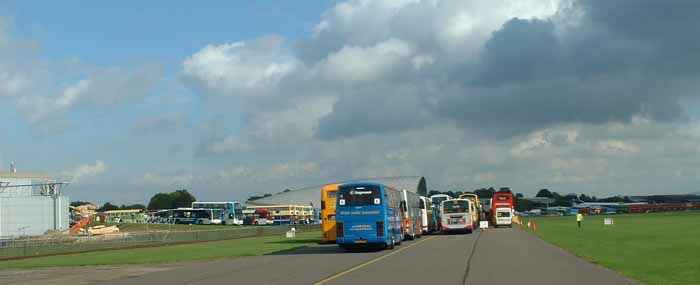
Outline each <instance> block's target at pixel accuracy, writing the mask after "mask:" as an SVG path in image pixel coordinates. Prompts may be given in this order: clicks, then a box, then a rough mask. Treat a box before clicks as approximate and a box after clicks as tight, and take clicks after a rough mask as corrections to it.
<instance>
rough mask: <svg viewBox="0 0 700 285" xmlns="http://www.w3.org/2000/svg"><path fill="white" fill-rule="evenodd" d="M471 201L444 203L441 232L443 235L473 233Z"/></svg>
mask: <svg viewBox="0 0 700 285" xmlns="http://www.w3.org/2000/svg"><path fill="white" fill-rule="evenodd" d="M470 203H471V201H469V200H467V199H452V200H446V201H442V207H440V208H441V210H440V211H441V215H440V218H441V219H442V221H441V223H440V224H441V225H440V227H441V228H440V231H442V233H449V232H467V233H471V232H472V231H473V230H474V227H475V225H474V223H473V222H472V218H471V217H472V213H471V211H470V208H471V207H473V206H470Z"/></svg>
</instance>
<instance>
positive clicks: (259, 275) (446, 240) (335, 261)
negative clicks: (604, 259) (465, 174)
mask: <svg viewBox="0 0 700 285" xmlns="http://www.w3.org/2000/svg"><path fill="white" fill-rule="evenodd" d="M71 270H73V271H75V270H78V271H79V272H70V271H71ZM62 271H63V272H64V273H71V274H70V275H68V274H61V272H62ZM12 276H14V277H15V278H12ZM22 276H24V277H22ZM42 276H43V277H42ZM58 276H69V277H65V278H57V277H58ZM0 283H2V284H154V285H155V284H163V285H171V284H285V285H295V284H318V285H321V284H327V285H331V284H545V285H546V284H557V285H559V284H574V285H575V284H614V285H618V284H636V283H635V282H633V281H631V280H629V279H626V278H624V277H622V276H620V275H619V274H617V273H615V272H612V271H609V270H607V269H605V268H602V267H600V266H597V265H594V264H591V263H588V262H586V261H584V260H582V259H580V258H577V257H575V256H573V255H571V254H569V253H567V252H565V251H563V250H561V249H559V248H557V247H555V246H552V245H550V244H547V243H546V242H544V241H542V240H540V239H539V238H537V237H535V236H533V235H531V234H529V233H526V232H523V231H522V230H519V229H517V228H512V229H511V228H500V229H489V230H487V231H475V232H474V233H473V234H466V235H429V236H424V237H423V238H420V239H417V240H415V241H410V242H404V243H403V244H402V245H401V246H398V247H396V249H394V250H382V251H363V252H345V251H344V250H341V249H339V248H338V247H337V246H335V245H319V246H313V247H308V248H304V249H299V250H293V251H288V252H281V253H277V254H273V255H266V256H255V257H241V258H232V259H219V260H212V261H200V262H188V263H178V264H166V265H140V266H134V265H129V266H122V267H119V266H100V267H83V268H77V269H76V268H62V269H38V270H24V271H18V270H16V271H0Z"/></svg>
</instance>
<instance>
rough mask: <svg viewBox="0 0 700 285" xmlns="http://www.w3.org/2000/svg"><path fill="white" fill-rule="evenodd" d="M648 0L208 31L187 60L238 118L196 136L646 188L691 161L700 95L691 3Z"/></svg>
mask: <svg viewBox="0 0 700 285" xmlns="http://www.w3.org/2000/svg"><path fill="white" fill-rule="evenodd" d="M657 2H658V1H656V2H655V1H641V2H640V3H626V2H622V3H620V2H614V3H613V2H610V1H594V0H583V1H574V0H570V1H569V0H562V1H540V0H532V1H480V0H472V1H463V0H459V1H457V0H454V1H452V0H433V1H420V0H406V1H388V0H387V1H362V0H350V1H344V2H341V3H338V4H337V5H335V6H334V7H332V8H331V9H329V10H328V11H326V12H325V13H324V14H323V15H322V16H321V20H320V22H319V23H318V24H317V25H316V27H315V28H314V30H313V31H310V33H311V35H310V36H309V37H308V38H306V39H302V40H300V41H299V42H296V43H287V42H285V40H284V39H282V38H280V37H277V36H271V37H262V38H258V39H251V40H246V41H241V42H233V43H218V44H212V45H209V46H206V47H203V48H202V49H201V50H199V51H198V52H197V53H195V54H193V55H192V56H190V57H188V58H187V59H186V60H185V61H184V62H183V65H182V71H181V78H182V81H183V82H185V83H186V84H187V85H188V86H190V87H191V88H193V89H194V90H196V91H197V92H198V93H199V94H202V95H206V96H203V98H204V100H211V101H213V102H217V103H219V102H222V101H218V100H220V99H221V98H228V99H231V100H230V101H224V102H225V103H223V104H216V105H221V106H225V107H226V108H228V109H233V110H235V111H236V112H237V115H239V117H242V118H243V119H242V122H243V125H242V126H241V127H240V128H236V129H235V130H227V131H222V129H223V128H214V130H213V131H212V132H211V133H212V134H210V135H208V136H204V137H205V139H204V141H203V142H202V143H201V147H200V150H202V153H204V154H209V155H212V154H216V155H230V157H235V158H236V159H238V160H237V161H236V163H240V162H241V161H245V160H251V161H252V160H254V161H256V163H259V164H261V165H267V168H268V169H269V172H264V173H267V174H269V175H278V176H281V177H284V176H285V175H287V174H286V173H295V174H298V175H297V176H302V177H303V176H305V175H312V176H307V177H313V175H318V173H322V175H324V177H326V178H328V180H333V178H339V179H338V180H340V179H345V178H348V177H367V176H390V175H414V174H424V175H427V176H429V177H430V178H432V181H436V184H434V185H439V186H438V187H440V186H443V187H463V188H464V189H469V188H470V187H474V188H476V187H482V186H487V185H484V184H489V185H493V186H514V187H520V189H527V190H526V191H531V192H532V191H536V189H538V188H539V187H548V186H553V187H554V186H556V187H560V188H562V189H565V190H558V191H560V192H575V191H579V192H587V193H591V192H593V193H595V192H596V191H604V192H605V191H607V192H609V193H612V192H615V191H618V192H616V193H615V194H617V193H623V192H625V191H628V192H629V193H640V192H644V191H646V192H654V191H660V190H659V189H660V188H657V185H661V182H662V181H663V182H669V180H668V178H665V177H664V176H662V173H665V172H667V171H665V170H664V169H666V168H667V167H669V169H673V172H672V173H671V174H669V175H670V176H673V177H680V176H677V175H675V174H676V173H683V175H682V177H684V179H690V178H688V177H693V175H692V174H689V173H700V166H698V165H697V163H694V162H692V161H690V160H688V159H687V158H688V157H689V156H688V155H691V156H692V155H694V154H697V153H698V150H699V149H698V148H697V145H696V144H695V143H692V142H691V141H693V138H697V137H698V136H697V133H698V132H697V130H695V132H693V126H694V125H695V124H696V123H695V122H694V121H693V120H692V119H691V116H690V115H689V113H688V108H687V106H685V105H684V104H683V103H682V102H687V101H692V100H697V99H699V98H698V94H697V92H696V90H697V89H698V87H700V84H698V82H700V80H698V79H700V78H699V75H700V69H698V66H700V56H699V54H698V53H697V50H698V47H700V41H699V40H697V39H700V36H698V31H696V30H697V29H694V28H693V27H695V26H699V25H698V24H700V22H698V21H699V20H698V19H700V17H697V15H698V14H700V6H699V5H698V4H694V3H693V4H690V2H687V1H664V2H663V4H658V3H657ZM632 5H633V6H634V7H632ZM659 5H663V8H662V7H660V6H659ZM214 97H215V98H216V99H214ZM229 118H230V117H229ZM693 134H696V135H693ZM684 155H685V156H684ZM670 157H674V158H676V159H677V163H678V164H679V165H677V166H673V163H672V162H671V161H670V159H669V158H670ZM280 161H308V162H311V163H313V165H315V166H316V167H318V168H317V169H315V168H314V167H306V169H313V170H314V171H304V170H303V169H304V168H305V167H302V166H303V163H302V164H301V166H300V165H298V164H297V165H295V166H293V167H292V166H289V167H285V166H280V164H279V163H280ZM652 161H653V162H652ZM339 162H342V163H339ZM310 165H312V164H310ZM681 165H682V166H681ZM260 167H261V166H260V165H257V166H255V167H248V166H245V167H244V166H238V167H234V168H232V169H231V170H230V171H224V172H221V173H219V174H220V177H246V176H248V177H252V176H255V175H253V173H257V172H259V171H262V170H260ZM263 168H264V167H263ZM274 169H277V170H279V171H272V170H274ZM636 169H641V170H636ZM679 169H682V171H680V172H679V171H678V170H679ZM316 170H318V171H316ZM308 173H316V174H308ZM316 177H318V176H316ZM652 178H653V179H654V181H653V182H652V183H646V184H645V183H643V182H639V181H647V182H648V181H649V180H650V179H652ZM621 180H623V181H628V182H629V183H622V184H621V183H619V181H621ZM325 181H327V180H325ZM689 181H690V180H687V181H685V182H683V183H684V184H683V185H691V183H690V182H689ZM640 189H642V190H640ZM516 190H517V189H516ZM635 191H636V192H635ZM599 193H600V192H599Z"/></svg>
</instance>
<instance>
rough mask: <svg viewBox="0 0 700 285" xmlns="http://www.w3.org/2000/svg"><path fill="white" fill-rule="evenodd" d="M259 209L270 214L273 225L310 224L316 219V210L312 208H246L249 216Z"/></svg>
mask: <svg viewBox="0 0 700 285" xmlns="http://www.w3.org/2000/svg"><path fill="white" fill-rule="evenodd" d="M259 209H264V210H267V211H268V212H269V213H268V214H269V218H271V219H272V224H273V225H293V224H309V223H311V222H312V220H313V218H314V209H313V207H311V206H302V205H267V206H248V207H246V211H247V212H248V213H249V215H250V214H253V213H254V212H255V211H256V210H259Z"/></svg>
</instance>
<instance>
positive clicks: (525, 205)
mask: <svg viewBox="0 0 700 285" xmlns="http://www.w3.org/2000/svg"><path fill="white" fill-rule="evenodd" d="M496 192H506V193H513V192H512V191H511V190H510V188H509V187H501V188H499V189H498V190H496V189H495V188H493V187H489V188H479V189H476V190H474V191H467V192H462V191H438V190H431V191H430V192H429V193H428V196H431V195H434V194H447V195H450V196H451V197H459V195H462V194H464V193H475V194H476V195H477V196H479V199H489V198H491V197H493V194H494V193H496ZM514 196H515V210H516V211H520V212H522V211H529V210H532V209H534V208H537V207H542V206H543V205H540V204H538V203H535V202H533V201H530V200H526V199H525V196H524V195H523V194H522V193H515V195H514ZM535 197H546V198H551V199H553V200H554V203H551V204H549V206H550V207H552V206H563V207H570V206H571V204H572V201H574V200H580V201H583V202H615V203H620V202H624V203H629V202H632V200H631V199H630V198H629V197H628V196H612V197H608V198H603V199H598V198H597V197H595V196H588V195H586V194H580V195H579V194H576V193H569V194H565V195H561V194H559V193H557V192H553V191H550V190H549V189H540V190H539V191H538V192H537V194H536V195H535Z"/></svg>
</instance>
